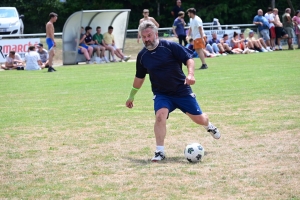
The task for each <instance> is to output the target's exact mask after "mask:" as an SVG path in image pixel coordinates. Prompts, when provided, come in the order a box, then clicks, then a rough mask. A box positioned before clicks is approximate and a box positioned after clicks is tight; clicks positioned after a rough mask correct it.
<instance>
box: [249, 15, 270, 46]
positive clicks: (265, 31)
mask: <svg viewBox="0 0 300 200" xmlns="http://www.w3.org/2000/svg"><path fill="white" fill-rule="evenodd" d="M253 24H255V25H257V26H258V30H259V33H260V35H261V36H262V37H263V39H264V40H265V41H266V44H267V50H268V51H273V50H271V48H270V32H269V21H268V20H267V18H265V17H264V16H263V11H262V9H258V10H257V15H256V16H255V17H254V19H253Z"/></svg>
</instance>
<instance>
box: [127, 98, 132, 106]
mask: <svg viewBox="0 0 300 200" xmlns="http://www.w3.org/2000/svg"><path fill="white" fill-rule="evenodd" d="M126 107H127V108H132V107H133V100H130V99H128V100H127V101H126Z"/></svg>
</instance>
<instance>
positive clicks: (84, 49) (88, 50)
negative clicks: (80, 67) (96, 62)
mask: <svg viewBox="0 0 300 200" xmlns="http://www.w3.org/2000/svg"><path fill="white" fill-rule="evenodd" d="M84 38H85V34H84V28H83V27H81V29H80V40H79V45H78V53H79V54H83V55H84V57H85V59H86V64H93V62H92V61H91V58H92V56H93V52H94V48H93V47H92V46H88V45H86V44H85V41H84ZM76 40H77V39H75V41H76ZM76 43H77V41H76Z"/></svg>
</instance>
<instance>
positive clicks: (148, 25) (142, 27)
mask: <svg viewBox="0 0 300 200" xmlns="http://www.w3.org/2000/svg"><path fill="white" fill-rule="evenodd" d="M147 28H151V29H152V30H153V32H155V33H158V28H157V26H155V24H154V23H153V22H151V21H148V20H147V21H143V22H142V23H141V24H140V25H139V28H138V30H139V34H140V35H141V33H142V31H143V30H146V29H147Z"/></svg>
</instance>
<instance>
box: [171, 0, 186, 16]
mask: <svg viewBox="0 0 300 200" xmlns="http://www.w3.org/2000/svg"><path fill="white" fill-rule="evenodd" d="M180 11H183V12H184V10H183V8H182V6H181V0H177V1H176V6H174V8H173V9H172V11H171V15H172V16H173V17H174V19H176V18H177V17H178V13H179V12H180Z"/></svg>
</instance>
